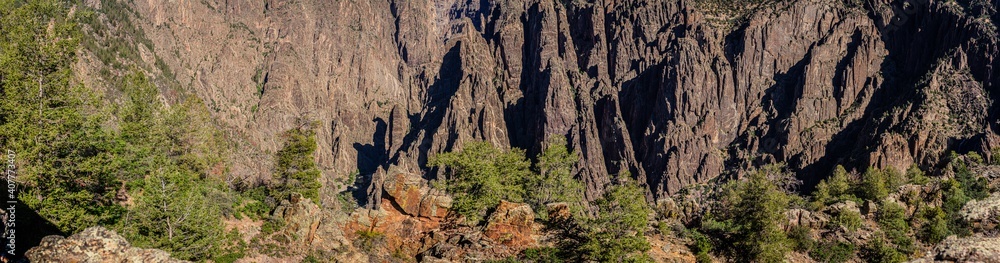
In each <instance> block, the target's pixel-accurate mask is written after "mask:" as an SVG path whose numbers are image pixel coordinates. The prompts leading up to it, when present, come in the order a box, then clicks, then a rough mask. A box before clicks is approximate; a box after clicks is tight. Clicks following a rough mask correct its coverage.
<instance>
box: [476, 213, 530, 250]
mask: <svg viewBox="0 0 1000 263" xmlns="http://www.w3.org/2000/svg"><path fill="white" fill-rule="evenodd" d="M486 222H487V223H486V228H485V229H484V231H483V232H484V234H485V235H486V237H488V238H489V239H491V240H493V241H495V242H497V243H500V244H504V245H506V246H509V247H516V248H521V247H528V246H531V245H533V244H534V243H535V241H534V239H532V238H531V233H532V225H533V224H534V222H535V212H534V211H532V210H531V207H530V206H528V205H527V204H522V203H511V202H507V201H500V205H499V206H497V209H496V211H495V212H493V214H491V215H490V217H489V219H487V221H486Z"/></svg>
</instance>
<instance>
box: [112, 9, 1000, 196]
mask: <svg viewBox="0 0 1000 263" xmlns="http://www.w3.org/2000/svg"><path fill="white" fill-rule="evenodd" d="M848 2H850V1H848ZM902 2H903V1H901V0H876V1H861V2H860V4H859V5H856V6H852V5H847V4H845V1H833V0H800V1H779V2H778V3H775V4H774V5H773V6H768V7H764V8H762V9H760V10H758V11H756V12H755V13H753V14H749V15H748V16H747V17H746V19H745V20H742V19H739V21H746V22H745V23H735V24H733V25H732V27H729V26H725V25H720V24H726V23H725V22H722V23H720V22H719V21H720V19H721V20H726V19H727V18H726V17H722V18H720V17H719V16H718V15H717V14H716V13H717V12H715V11H714V10H708V9H703V8H701V7H700V5H699V4H698V3H699V2H698V1H697V0H682V1H645V0H625V1H611V0H587V1H541V0H496V1H455V0H416V1H410V0H408V1H400V0H378V1H282V0H268V1H263V2H261V1H242V0H237V1H222V0H207V1H200V2H199V1H162V0H138V1H134V3H133V4H131V5H132V6H133V7H134V10H135V11H137V13H138V15H139V18H140V19H139V20H138V22H137V23H138V24H139V25H141V27H142V29H143V31H144V32H145V34H146V35H147V37H148V38H149V39H150V40H151V42H152V44H153V45H151V46H152V47H153V48H152V50H151V51H152V52H153V53H155V54H156V55H157V56H158V57H160V58H162V60H163V63H164V64H165V65H167V66H168V67H169V68H170V69H171V70H172V71H173V72H174V74H175V75H176V79H177V80H178V81H179V82H180V83H181V85H186V86H190V88H191V89H192V90H195V91H196V93H197V95H198V96H200V97H201V98H202V99H203V101H205V103H206V104H209V105H208V106H209V108H211V109H213V110H214V113H213V114H214V117H215V118H216V119H218V120H220V122H221V123H222V124H223V125H224V126H225V127H226V128H227V129H228V130H229V131H230V135H231V137H233V138H235V139H237V140H239V141H240V142H241V146H240V147H241V149H240V150H239V151H238V152H240V153H241V154H242V155H241V156H237V157H236V158H237V161H236V165H235V168H234V169H233V171H234V172H235V173H238V174H239V175H240V176H247V175H262V176H266V175H267V174H268V167H269V165H268V164H267V163H266V162H261V161H260V160H267V159H268V158H266V157H267V155H266V154H265V153H267V152H274V151H275V150H276V149H277V148H278V147H280V142H279V141H275V140H274V139H273V138H276V137H277V136H275V135H276V134H279V133H281V132H283V131H285V130H288V129H290V128H292V127H293V126H294V123H295V120H296V119H297V118H298V117H302V116H306V117H308V118H310V119H312V120H317V121H319V122H320V123H321V125H320V128H319V133H318V134H319V138H318V142H319V144H320V146H319V149H320V150H319V151H318V152H317V156H316V157H317V160H318V162H319V164H320V166H321V167H322V168H323V170H324V180H326V181H330V180H332V179H334V178H339V177H344V176H348V175H350V174H352V173H355V172H359V173H360V174H362V175H371V174H374V173H375V171H377V170H378V169H386V168H389V167H391V166H394V165H404V166H407V167H414V168H415V169H416V168H417V167H419V169H425V168H426V167H424V166H423V165H424V164H425V163H426V161H427V158H428V157H429V156H432V155H434V154H436V153H439V152H443V151H450V150H454V149H458V148H461V147H462V145H463V144H464V143H466V142H469V141H472V140H485V141H489V142H492V143H494V144H497V145H500V146H503V147H520V148H525V149H527V150H528V152H529V154H534V153H537V152H538V151H540V150H541V149H542V147H543V146H544V145H543V144H544V142H545V141H546V139H547V138H549V137H552V136H566V137H567V138H568V139H569V140H568V141H569V144H570V146H571V147H572V148H573V149H574V150H575V151H577V152H579V153H580V156H581V162H580V164H579V165H578V166H577V167H576V172H577V173H578V175H579V178H580V179H581V180H582V181H584V182H585V183H586V185H587V190H588V191H587V193H586V195H587V197H588V198H593V197H595V196H597V195H598V194H599V193H600V192H601V191H602V190H603V188H604V185H605V184H607V183H608V182H610V179H611V178H610V176H609V174H618V173H622V172H625V171H628V172H630V174H631V175H632V176H634V177H636V178H637V179H639V181H640V182H643V183H644V184H645V185H646V186H647V187H648V188H649V190H650V197H651V198H656V197H660V196H663V195H664V193H670V192H674V191H676V190H677V189H679V188H680V187H682V186H684V185H686V184H691V183H698V182H705V181H708V180H710V179H712V178H716V177H718V176H720V175H724V174H730V171H736V170H740V169H742V168H747V167H753V166H756V165H759V164H761V163H764V162H778V161H780V162H786V163H787V164H788V166H789V167H790V168H791V169H792V170H794V171H798V172H799V174H800V177H802V179H805V180H806V182H807V183H812V182H815V181H818V179H819V178H821V177H823V176H824V175H826V174H827V173H829V171H830V167H832V166H833V165H835V164H838V163H844V164H847V165H848V166H867V165H869V164H871V165H876V166H896V167H897V168H906V167H907V166H909V165H910V164H918V165H921V166H923V167H925V168H930V167H932V166H934V165H935V164H937V162H938V161H939V159H940V158H941V157H942V156H943V155H944V154H946V153H947V152H949V151H951V150H958V151H967V150H983V149H989V148H992V147H996V146H1000V141H998V139H1000V137H998V136H997V129H998V127H1000V123H998V122H997V120H998V119H1000V117H998V115H997V114H998V113H1000V110H998V108H997V106H996V105H997V104H996V101H997V99H998V98H1000V95H998V94H1000V92H998V91H997V90H996V88H995V87H994V86H995V84H996V83H1000V82H998V76H1000V74H997V73H998V72H997V70H1000V65H998V62H997V60H996V58H997V57H998V56H997V55H998V52H1000V51H998V50H1000V48H998V42H1000V41H998V39H997V32H996V29H995V28H996V27H995V24H996V22H995V21H997V19H998V15H997V14H996V13H995V9H996V7H995V6H994V5H995V2H990V1H976V4H974V5H973V4H968V5H966V4H956V3H954V2H949V1H918V2H927V3H926V4H920V5H917V6H916V7H915V9H913V10H912V11H913V12H912V14H910V13H902V11H894V10H901V9H899V7H901V6H902ZM959 2H962V3H966V2H969V1H959ZM963 6H969V8H965V7H963ZM424 171H426V172H430V174H429V175H428V176H427V177H428V178H433V176H434V175H433V171H432V170H430V171H428V170H424ZM387 176H388V177H392V176H393V175H392V174H387ZM330 190H331V189H327V190H324V191H327V192H329V191H330ZM332 190H336V189H332ZM397 190H401V189H397ZM386 191H389V190H388V189H387V190H386ZM406 191H408V190H405V191H403V192H397V193H405V192H406ZM324 196H325V198H333V197H332V196H333V195H324ZM374 199H376V200H377V199H378V198H374ZM332 201H333V200H332V199H331V200H324V203H327V202H332ZM407 206H409V207H403V208H404V210H407V211H408V212H407V213H418V212H414V211H413V210H412V209H414V208H415V207H417V206H415V205H413V204H407ZM375 207H377V206H375Z"/></svg>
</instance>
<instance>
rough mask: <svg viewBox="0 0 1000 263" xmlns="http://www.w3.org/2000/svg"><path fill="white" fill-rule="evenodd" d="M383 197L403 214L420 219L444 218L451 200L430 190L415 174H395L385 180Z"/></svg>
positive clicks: (438, 192)
mask: <svg viewBox="0 0 1000 263" xmlns="http://www.w3.org/2000/svg"><path fill="white" fill-rule="evenodd" d="M382 190H383V191H384V193H385V195H386V196H385V197H386V198H388V199H389V201H390V202H392V203H393V205H394V206H396V207H398V208H399V209H401V210H402V211H400V212H403V213H404V214H407V215H411V216H420V217H428V218H430V217H444V216H445V215H447V214H448V209H450V208H451V202H452V199H451V197H450V196H448V195H447V194H445V193H444V192H443V191H439V190H436V189H433V188H431V187H430V186H428V185H427V181H425V180H424V179H423V178H420V176H418V175H415V174H407V173H395V174H393V175H391V176H387V177H386V178H385V182H384V183H383V186H382Z"/></svg>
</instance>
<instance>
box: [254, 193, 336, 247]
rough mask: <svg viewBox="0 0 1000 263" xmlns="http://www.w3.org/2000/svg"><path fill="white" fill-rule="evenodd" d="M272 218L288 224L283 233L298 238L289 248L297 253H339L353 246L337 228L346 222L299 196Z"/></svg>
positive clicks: (273, 214)
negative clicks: (316, 251) (340, 223)
mask: <svg viewBox="0 0 1000 263" xmlns="http://www.w3.org/2000/svg"><path fill="white" fill-rule="evenodd" d="M271 218H272V219H273V220H279V221H283V222H284V223H285V224H284V225H285V227H284V228H283V229H282V232H283V233H284V234H288V235H291V236H294V237H295V238H293V239H292V240H293V241H292V243H290V244H285V245H288V248H289V249H292V250H295V251H301V252H308V251H312V250H319V251H338V250H341V249H343V248H345V247H346V246H348V245H349V244H350V242H349V241H348V240H347V239H346V238H345V237H344V233H343V231H342V230H341V229H340V226H339V225H338V224H336V222H338V221H342V220H339V219H338V218H335V217H334V214H333V213H332V212H331V211H328V210H324V209H321V208H320V207H319V206H318V205H316V204H315V203H313V202H312V200H311V199H308V198H302V196H301V195H299V194H298V193H293V194H292V197H291V198H289V200H283V201H281V203H280V204H279V205H278V207H277V208H275V209H274V212H273V213H272V214H271Z"/></svg>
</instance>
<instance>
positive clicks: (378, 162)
mask: <svg viewBox="0 0 1000 263" xmlns="http://www.w3.org/2000/svg"><path fill="white" fill-rule="evenodd" d="M372 121H373V122H375V133H373V134H372V143H371V144H360V143H354V150H356V151H357V154H358V155H357V168H358V170H357V172H358V175H357V177H358V178H355V179H356V180H355V181H354V185H352V186H350V187H349V188H348V191H350V192H351V196H353V197H354V198H355V199H356V200H357V201H358V206H359V207H364V206H366V205H367V204H368V195H367V192H366V190H367V186H368V185H370V184H371V183H372V175H373V174H374V173H375V172H376V171H377V170H378V169H379V168H382V169H385V168H387V166H388V160H389V151H388V149H387V147H386V145H385V138H386V133H387V128H388V125H387V124H386V122H385V120H382V118H375V119H373V120H372Z"/></svg>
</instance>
